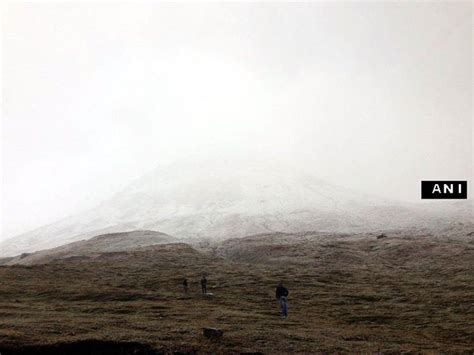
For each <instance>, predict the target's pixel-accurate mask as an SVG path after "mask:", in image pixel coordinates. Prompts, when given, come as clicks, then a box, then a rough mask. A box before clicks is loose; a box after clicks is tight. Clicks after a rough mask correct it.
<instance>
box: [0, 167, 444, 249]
mask: <svg viewBox="0 0 474 355" xmlns="http://www.w3.org/2000/svg"><path fill="white" fill-rule="evenodd" d="M433 215H434V214H432V213H428V212H426V211H424V210H416V209H414V208H411V207H410V208H408V207H407V206H405V205H402V204H400V203H394V202H393V201H387V200H383V199H378V198H374V197H372V196H368V195H364V194H360V193H355V192H353V191H350V190H348V189H345V188H342V187H338V186H335V185H332V184H329V183H327V182H325V181H323V180H321V179H318V178H316V177H314V176H312V175H309V174H306V173H304V172H301V171H299V170H296V169H293V168H292V167H289V166H287V165H285V164H280V163H274V162H267V161H253V162H251V161H248V160H246V161H230V160H229V161H228V160H221V161H189V162H184V163H183V162H180V163H175V164H171V165H169V166H167V167H163V168H159V169H155V170H154V171H152V172H150V173H149V174H147V175H145V176H143V177H142V178H140V179H138V180H136V181H135V182H134V183H132V184H131V185H130V186H128V187H127V188H125V189H124V190H123V191H121V192H119V193H117V194H116V195H115V196H113V197H111V198H110V199H108V200H106V201H104V202H103V203H101V204H100V205H99V206H97V207H96V208H94V209H92V210H89V211H86V212H84V213H81V214H78V215H76V216H73V217H70V218H66V219H63V220H61V221H58V222H56V223H53V224H50V225H48V226H45V227H41V228H38V229H36V230H34V231H31V232H28V233H25V234H23V235H20V236H17V237H15V238H12V239H9V240H6V241H5V242H4V243H2V244H0V256H12V255H16V254H19V253H22V252H31V251H35V250H41V249H45V248H51V247H56V246H59V245H63V244H65V243H69V242H73V241H77V240H81V239H87V238H90V237H92V236H94V235H98V234H104V233H116V232H126V231H132V230H137V229H146V230H159V231H162V232H164V233H167V234H170V235H173V236H176V237H178V238H184V239H196V238H197V239H200V238H214V239H215V238H217V239H226V238H233V237H243V236H247V235H252V234H259V233H270V232H292V233H293V232H301V231H308V230H318V231H328V232H357V231H366V230H374V229H386V228H399V227H404V226H412V225H423V224H426V223H433V221H435V219H433Z"/></svg>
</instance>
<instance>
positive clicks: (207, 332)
mask: <svg viewBox="0 0 474 355" xmlns="http://www.w3.org/2000/svg"><path fill="white" fill-rule="evenodd" d="M202 334H203V335H204V336H205V337H206V338H208V339H213V340H215V339H220V338H222V335H223V334H224V332H223V331H222V330H221V329H217V328H202Z"/></svg>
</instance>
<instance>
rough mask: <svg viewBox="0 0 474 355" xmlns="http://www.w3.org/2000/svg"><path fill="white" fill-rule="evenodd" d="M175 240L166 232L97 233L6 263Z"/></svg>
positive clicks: (87, 254)
mask: <svg viewBox="0 0 474 355" xmlns="http://www.w3.org/2000/svg"><path fill="white" fill-rule="evenodd" d="M173 242H176V238H173V237H171V236H169V235H167V234H164V233H159V232H154V231H134V232H128V233H111V234H104V235H98V236H96V237H94V238H91V239H89V240H81V241H78V242H74V243H70V244H66V245H62V246H60V247H57V248H53V249H46V250H41V251H38V252H35V253H32V254H27V253H25V254H21V255H19V256H17V257H15V258H13V259H11V260H8V261H7V262H6V263H5V264H6V265H32V264H44V263H48V262H51V261H54V260H58V259H66V258H73V257H92V256H94V255H99V254H103V253H114V252H124V251H131V250H136V249H140V248H142V247H148V246H151V245H157V244H168V243H173Z"/></svg>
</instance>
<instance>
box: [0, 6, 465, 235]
mask: <svg viewBox="0 0 474 355" xmlns="http://www.w3.org/2000/svg"><path fill="white" fill-rule="evenodd" d="M2 34H3V36H2V71H3V79H2V81H3V82H2V84H3V97H2V99H3V112H2V113H3V115H2V195H3V196H2V217H1V221H2V236H1V237H2V238H6V237H10V236H13V235H15V234H18V233H21V232H25V231H27V230H30V229H32V228H35V227H38V226H40V225H42V224H46V223H50V222H53V221H55V220H56V219H58V218H61V217H65V216H68V215H70V214H74V213H76V212H78V211H81V210H83V209H87V208H90V207H93V206H95V205H96V204H97V203H99V202H100V201H102V200H103V199H105V198H107V197H109V196H110V195H111V194H112V193H114V192H116V191H119V190H120V189H121V188H122V187H124V186H126V185H128V184H129V183H130V182H132V181H133V180H134V179H135V178H138V177H140V176H142V175H143V174H145V173H147V172H148V171H150V170H152V169H153V168H155V167H156V166H157V165H166V164H168V163H171V162H173V161H175V160H179V159H201V158H202V157H213V156H219V157H227V156H232V157H235V156H238V157H239V158H240V159H241V158H242V157H243V158H244V159H245V157H252V158H255V157H259V158H260V159H269V160H273V159H277V160H283V161H286V162H289V163H291V164H292V166H297V167H298V166H299V167H301V168H304V169H305V170H306V171H311V172H312V173H313V174H314V175H315V176H318V177H320V178H322V179H326V180H328V181H330V182H333V183H336V184H338V185H342V186H345V187H348V188H352V189H355V190H359V191H362V192H365V193H369V194H372V195H379V196H381V197H385V198H393V199H397V200H405V201H411V202H415V201H418V200H419V195H420V191H419V185H420V180H422V179H465V180H471V177H472V134H473V131H472V129H473V128H472V68H471V63H472V4H471V3H470V2H465V3H462V2H457V3H447V2H446V3H431V2H426V3H421V2H419V3H415V2H413V3H408V2H407V3H388V2H381V3H374V2H372V3H360V2H357V3H331V4H329V3H297V4H287V3H272V4H271V3H261V4H254V3H243V4H218V3H211V4H185V3H179V4H140V5H137V4H135V5H132V4H129V5H116V4H115V5H112V4H101V5H99V4H93V3H82V4H65V5H60V4H26V3H23V4H9V5H8V6H6V7H5V8H4V11H3V31H2ZM203 173H205V172H203Z"/></svg>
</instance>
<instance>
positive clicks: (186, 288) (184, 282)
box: [183, 278, 188, 293]
mask: <svg viewBox="0 0 474 355" xmlns="http://www.w3.org/2000/svg"><path fill="white" fill-rule="evenodd" d="M183 289H184V293H188V279H186V278H184V279H183Z"/></svg>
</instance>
